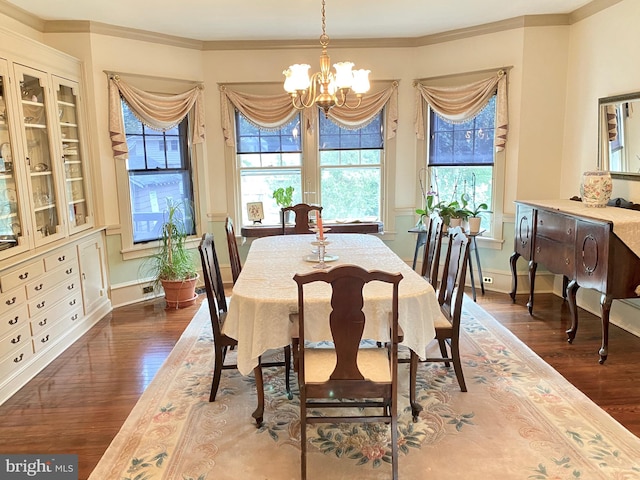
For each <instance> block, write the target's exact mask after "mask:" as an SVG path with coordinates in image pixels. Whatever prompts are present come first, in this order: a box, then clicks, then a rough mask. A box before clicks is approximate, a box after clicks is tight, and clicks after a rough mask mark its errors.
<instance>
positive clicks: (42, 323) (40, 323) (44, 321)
mask: <svg viewBox="0 0 640 480" xmlns="http://www.w3.org/2000/svg"><path fill="white" fill-rule="evenodd" d="M46 324H47V319H46V318H45V319H44V320H40V321H39V322H38V325H40V326H41V327H44V326H45V325H46Z"/></svg>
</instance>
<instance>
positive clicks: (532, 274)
mask: <svg viewBox="0 0 640 480" xmlns="http://www.w3.org/2000/svg"><path fill="white" fill-rule="evenodd" d="M537 268H538V264H537V263H536V262H534V261H533V260H532V261H530V262H529V301H528V302H527V307H528V308H529V315H532V314H533V290H534V288H535V285H536V269H537Z"/></svg>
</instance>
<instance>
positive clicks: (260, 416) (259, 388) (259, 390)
mask: <svg viewBox="0 0 640 480" xmlns="http://www.w3.org/2000/svg"><path fill="white" fill-rule="evenodd" d="M253 374H254V376H255V378H256V395H257V396H258V406H257V407H256V409H255V411H254V412H253V413H252V414H251V416H252V417H253V418H255V419H256V426H257V427H258V428H260V427H261V426H262V421H263V420H264V383H263V380H262V365H261V364H260V359H258V366H257V367H256V368H254V369H253Z"/></svg>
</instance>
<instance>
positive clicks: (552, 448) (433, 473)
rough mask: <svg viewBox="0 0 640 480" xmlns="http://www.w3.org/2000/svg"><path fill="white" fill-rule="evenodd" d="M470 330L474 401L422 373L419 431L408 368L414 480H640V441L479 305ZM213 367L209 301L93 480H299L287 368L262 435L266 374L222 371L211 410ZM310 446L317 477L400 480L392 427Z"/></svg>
mask: <svg viewBox="0 0 640 480" xmlns="http://www.w3.org/2000/svg"><path fill="white" fill-rule="evenodd" d="M462 323H463V332H462V346H461V351H462V362H463V369H464V374H465V379H466V383H467V388H468V392H466V393H462V392H461V391H460V388H459V386H458V384H457V381H456V379H455V375H454V373H453V368H446V367H444V365H441V364H421V365H420V368H419V373H418V375H419V379H418V400H419V402H420V403H421V405H422V406H423V408H424V410H423V411H422V412H421V416H420V419H419V421H418V422H416V423H414V422H413V421H412V419H411V410H410V407H409V402H408V375H409V372H408V365H407V364H401V365H400V379H401V383H400V387H399V397H400V416H399V422H398V423H399V452H400V455H399V476H400V478H401V479H423V478H438V479H441V480H442V479H445V480H446V479H460V478H465V479H480V480H485V479H497V480H503V479H504V480H514V479H522V480H531V479H533V480H547V479H549V480H551V479H553V480H560V479H574V480H575V479H585V480H592V479H603V480H604V479H606V480H632V479H640V439H639V438H638V437H636V436H634V435H633V434H631V433H630V432H629V431H628V430H626V429H625V428H624V427H622V426H621V425H620V424H619V423H617V422H616V421H615V420H614V419H612V418H611V417H610V416H609V415H608V414H607V413H605V412H604V411H603V410H602V409H600V408H599V407H597V406H596V405H595V404H594V403H593V402H591V400H589V399H588V398H587V397H586V396H585V395H583V394H582V393H581V392H580V391H578V390H577V389H576V388H574V387H573V386H572V385H571V384H569V383H568V382H567V381H566V380H565V379H564V378H563V377H562V376H561V375H560V374H558V373H557V372H556V371H555V370H553V369H552V368H551V367H550V366H549V365H548V364H546V363H545V362H544V361H542V360H541V359H540V358H539V357H538V356H537V355H536V354H535V353H533V352H532V351H531V350H530V349H529V348H528V347H527V346H526V345H524V344H523V343H522V342H520V341H519V340H518V339H517V338H515V337H514V336H513V335H512V334H511V333H510V332H509V331H508V330H507V329H505V328H504V327H503V326H502V325H500V324H499V323H498V322H497V321H495V320H494V319H493V318H492V317H491V316H490V315H488V314H487V313H486V312H485V311H484V310H483V309H482V308H481V307H479V306H478V305H476V304H475V303H473V302H472V301H470V300H468V299H465V305H464V314H463V321H462ZM405 353H406V352H405ZM212 364H213V350H212V334H211V324H210V321H209V315H208V312H207V304H206V302H205V303H203V305H202V307H201V308H200V310H199V311H198V313H197V314H196V315H195V317H194V319H193V321H192V322H191V324H190V325H189V326H188V327H187V329H186V330H185V332H184V334H183V336H182V338H181V339H180V340H179V341H178V343H177V344H176V347H175V348H174V350H173V351H172V352H171V354H170V356H169V358H168V359H167V361H166V362H165V364H164V366H163V367H162V368H161V370H160V371H159V372H158V374H157V375H156V377H155V379H154V380H153V382H152V383H151V384H150V385H149V387H148V388H147V390H146V391H145V393H144V394H143V395H142V397H141V398H140V401H139V402H138V404H137V405H136V406H135V407H134V409H133V411H132V412H131V414H130V416H129V418H128V419H127V421H126V422H125V424H124V425H123V427H122V429H121V431H120V432H119V434H118V435H117V436H116V438H115V439H114V440H113V442H112V444H111V446H110V447H109V448H108V450H107V451H106V453H105V454H104V456H103V458H102V459H101V461H100V462H99V464H98V465H97V467H96V469H95V470H94V472H93V473H92V474H91V476H90V479H91V480H112V479H113V480H115V479H118V480H124V479H127V480H128V479H130V480H134V479H135V480H150V479H165V480H178V479H181V480H196V479H197V480H214V479H243V480H244V479H256V480H257V479H260V480H264V479H270V480H287V479H299V478H300V422H299V403H298V397H297V395H296V394H294V398H293V400H289V399H288V398H287V395H286V393H285V388H284V372H283V370H282V368H270V369H265V371H264V379H265V397H266V398H265V402H266V406H265V418H264V420H265V421H264V425H263V426H262V428H260V429H257V428H256V426H255V422H254V421H253V418H252V417H251V412H252V411H253V410H254V409H255V405H256V394H255V382H254V378H253V376H248V377H243V376H242V375H240V374H239V373H238V372H237V371H235V370H223V372H222V380H221V383H220V390H219V392H218V397H217V400H216V401H215V402H213V403H209V402H208V397H209V391H210V387H211V378H212ZM594 368H598V365H594ZM293 378H295V376H294V377H293ZM294 392H295V393H297V391H296V390H295V389H294ZM308 438H309V446H308V451H309V454H308V475H307V478H309V479H316V478H317V479H325V478H332V479H349V480H352V479H354V478H358V479H382V478H384V479H387V478H390V475H391V467H390V464H389V461H390V450H389V446H388V442H389V440H390V436H389V432H388V428H387V427H386V426H385V425H376V424H372V425H366V424H365V425H362V426H360V425H355V424H354V425H341V426H336V425H317V426H316V425H314V426H310V427H308Z"/></svg>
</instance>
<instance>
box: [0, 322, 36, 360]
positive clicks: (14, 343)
mask: <svg viewBox="0 0 640 480" xmlns="http://www.w3.org/2000/svg"><path fill="white" fill-rule="evenodd" d="M30 339H31V330H30V329H29V324H28V323H25V324H24V325H22V326H21V327H20V328H16V329H15V330H12V331H11V332H9V335H6V336H4V337H2V338H0V356H2V355H4V354H5V353H7V354H8V353H9V352H12V351H13V350H15V349H16V348H18V347H21V346H22V345H24V344H25V343H29V340H30Z"/></svg>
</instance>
